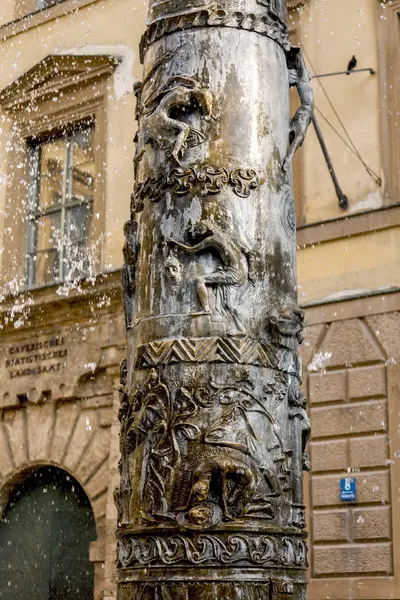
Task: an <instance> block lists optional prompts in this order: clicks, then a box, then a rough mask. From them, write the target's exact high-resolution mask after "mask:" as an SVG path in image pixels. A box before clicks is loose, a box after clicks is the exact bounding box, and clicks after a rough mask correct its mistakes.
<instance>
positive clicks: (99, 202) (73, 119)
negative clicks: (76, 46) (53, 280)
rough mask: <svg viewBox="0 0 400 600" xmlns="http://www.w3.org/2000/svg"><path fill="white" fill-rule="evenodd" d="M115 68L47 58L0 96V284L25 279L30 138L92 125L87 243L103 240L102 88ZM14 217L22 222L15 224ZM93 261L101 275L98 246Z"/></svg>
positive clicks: (96, 59)
mask: <svg viewBox="0 0 400 600" xmlns="http://www.w3.org/2000/svg"><path fill="white" fill-rule="evenodd" d="M117 64H118V60H117V59H116V58H115V57H110V56H104V55H101V56H93V55H82V56H75V55H51V56H48V57H47V58H45V59H43V60H42V61H41V62H40V63H39V64H37V65H36V66H35V67H33V68H32V69H31V70H30V71H28V72H27V73H25V74H24V75H22V76H21V77H20V78H19V79H17V80H16V81H15V82H14V83H13V84H11V85H10V86H8V87H7V88H6V89H4V90H3V91H2V92H1V93H0V106H1V108H2V109H3V110H4V111H5V112H6V113H7V114H8V115H9V116H10V117H11V121H12V126H11V128H12V137H13V140H14V143H13V145H12V148H11V151H10V152H9V154H8V159H7V193H6V216H5V219H4V230H5V231H7V230H11V231H12V235H10V236H7V237H5V240H4V249H5V252H4V255H3V273H4V279H15V280H16V281H17V282H19V285H20V284H21V282H23V281H25V277H26V273H25V267H26V261H25V255H26V227H27V223H26V220H25V219H24V218H23V215H22V213H23V203H24V201H25V199H26V197H27V193H28V192H27V187H26V182H27V181H28V179H29V145H30V143H29V140H31V139H32V138H33V137H40V136H46V135H48V134H49V133H51V132H57V131H60V130H62V129H63V128H66V127H70V126H71V125H72V126H73V125H74V124H76V123H80V122H83V121H85V120H88V119H91V120H93V121H94V123H95V132H94V147H95V150H96V156H95V164H96V173H99V176H98V177H96V182H95V189H94V201H93V207H94V212H95V213H98V215H99V218H98V219H97V218H96V219H93V221H92V228H91V231H90V236H89V241H90V240H96V239H99V238H100V236H101V235H102V234H104V225H105V223H104V210H102V208H103V207H104V205H105V168H104V165H105V164H106V125H107V123H106V98H107V93H108V85H107V83H108V79H109V77H110V76H111V75H112V73H113V71H114V69H115V67H116V66H117ZM55 98H56V99H57V102H55V101H54V99H55ZM18 211H19V213H20V214H21V215H22V218H15V217H16V214H18ZM26 211H28V207H27V205H26ZM24 221H25V222H24ZM95 259H96V262H97V264H99V269H98V270H99V271H101V269H102V267H103V265H102V264H101V259H102V248H101V244H99V245H98V247H97V249H96V256H95ZM3 283H4V281H3ZM49 285H50V286H57V285H59V284H49ZM45 287H48V286H45ZM25 289H26V286H25Z"/></svg>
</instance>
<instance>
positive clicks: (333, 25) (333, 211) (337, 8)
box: [294, 0, 381, 223]
mask: <svg viewBox="0 0 400 600" xmlns="http://www.w3.org/2000/svg"><path fill="white" fill-rule="evenodd" d="M306 4H307V6H306V7H305V8H304V9H303V10H302V11H301V12H300V17H297V16H296V13H295V14H294V20H295V21H297V20H299V21H300V31H299V33H300V39H301V45H302V47H303V49H304V52H305V59H306V63H307V66H308V67H309V68H310V70H311V72H312V73H315V72H317V73H329V72H334V71H343V70H346V69H347V65H348V62H349V60H350V59H351V57H352V56H353V55H355V56H356V58H357V60H358V65H357V68H364V67H372V68H374V69H376V68H377V38H376V19H377V16H376V11H377V4H378V3H377V0H357V2H355V1H354V0H350V1H349V0H309V2H307V3H306ZM314 69H315V70H314ZM319 81H320V82H321V83H322V84H323V86H324V88H325V90H326V92H327V94H328V96H329V98H330V99H331V101H332V103H333V105H334V107H335V108H336V111H337V112H338V114H339V116H340V118H341V120H342V121H343V123H344V125H345V127H346V129H347V131H348V132H349V134H350V137H351V138H352V140H353V142H354V144H355V146H356V147H357V149H358V151H359V153H360V154H361V156H362V157H363V159H364V161H365V162H366V163H367V164H368V165H369V166H370V167H372V169H373V170H374V171H375V172H376V173H377V174H378V175H379V176H381V172H380V169H381V164H380V145H379V104H378V91H379V88H378V75H370V74H369V73H368V72H364V73H355V74H353V75H349V76H347V75H339V76H336V77H328V78H323V79H321V80H318V79H314V80H313V82H312V85H313V89H314V93H315V105H316V107H317V109H319V110H320V111H322V113H323V114H324V115H325V116H326V117H327V118H328V119H329V121H330V122H331V123H332V124H333V125H334V127H335V128H336V129H337V130H338V131H339V133H340V134H341V135H342V136H345V134H344V132H343V130H342V129H341V126H340V123H339V122H338V120H337V118H336V116H335V114H334V112H333V110H332V108H331V107H330V105H329V103H328V100H327V99H326V97H325V95H324V93H323V90H322V88H321V85H320V84H319ZM316 115H317V118H318V120H319V123H320V126H321V129H322V132H323V135H324V138H325V141H326V144H327V147H328V150H329V152H330V155H331V157H332V160H333V164H334V168H335V170H336V174H337V176H338V178H339V182H340V184H341V186H342V189H343V192H344V193H345V194H346V195H347V196H348V198H349V202H350V207H349V211H348V212H353V211H356V210H360V209H361V210H362V209H364V210H365V209H366V208H373V207H377V206H378V205H380V204H381V193H380V190H379V188H378V186H377V185H376V183H375V182H374V181H373V180H372V179H371V177H370V176H369V175H368V174H367V172H366V170H365V168H364V166H363V165H362V164H361V162H360V161H359V160H358V158H357V157H356V156H354V154H352V153H351V152H350V150H348V149H347V148H346V146H345V144H344V143H343V142H342V141H341V140H340V139H339V137H338V136H337V135H336V134H335V132H334V131H333V130H332V129H331V128H330V127H329V125H327V123H326V122H325V121H324V119H323V118H322V117H321V115H320V114H319V113H318V111H316ZM304 193H305V203H306V206H305V216H306V222H307V223H310V222H316V221H321V220H324V219H327V218H332V217H336V216H343V215H344V214H346V213H345V212H344V211H342V210H341V209H339V208H338V202H337V198H336V195H335V190H334V187H333V185H332V182H331V179H330V176H329V173H328V169H327V166H326V164H325V161H324V158H323V156H322V152H321V149H320V147H319V144H318V140H317V138H316V135H315V132H314V130H313V127H312V126H311V127H310V131H309V133H308V136H307V138H306V141H305V143H304Z"/></svg>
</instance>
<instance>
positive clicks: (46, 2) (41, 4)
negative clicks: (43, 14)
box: [36, 0, 64, 9]
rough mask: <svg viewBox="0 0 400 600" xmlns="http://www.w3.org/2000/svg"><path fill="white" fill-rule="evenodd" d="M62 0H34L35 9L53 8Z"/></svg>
mask: <svg viewBox="0 0 400 600" xmlns="http://www.w3.org/2000/svg"><path fill="white" fill-rule="evenodd" d="M63 1H64V0H36V8H37V9H41V8H47V7H48V6H53V4H60V2H63Z"/></svg>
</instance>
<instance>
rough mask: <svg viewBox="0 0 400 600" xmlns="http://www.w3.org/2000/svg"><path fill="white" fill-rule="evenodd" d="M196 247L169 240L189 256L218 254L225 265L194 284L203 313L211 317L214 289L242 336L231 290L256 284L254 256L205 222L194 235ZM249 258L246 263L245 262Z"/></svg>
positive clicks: (211, 224) (246, 247)
mask: <svg viewBox="0 0 400 600" xmlns="http://www.w3.org/2000/svg"><path fill="white" fill-rule="evenodd" d="M191 238H192V241H193V245H188V244H184V243H182V242H179V241H177V240H174V239H171V238H168V239H166V242H167V244H168V245H169V246H171V247H175V248H178V249H179V250H182V251H183V252H185V253H186V254H194V255H196V254H199V253H201V252H207V251H210V250H211V251H214V252H215V253H216V254H217V255H218V257H219V259H220V261H221V263H222V265H221V266H219V267H218V268H217V270H216V271H214V272H212V273H207V274H202V275H198V276H197V277H196V278H195V280H194V284H195V287H196V292H197V296H198V299H199V302H200V306H201V310H202V311H203V312H205V313H210V314H211V312H212V311H211V308H210V303H209V297H208V289H207V288H208V287H210V286H214V287H215V288H216V292H217V293H219V294H220V300H221V308H222V311H224V312H226V313H228V314H230V315H231V317H232V319H233V320H234V323H235V325H236V327H237V329H238V331H239V332H244V327H243V324H242V323H241V322H240V319H239V314H238V310H237V307H236V305H235V303H234V301H233V300H232V298H231V295H230V293H229V291H230V290H229V288H238V287H240V286H242V285H244V284H245V283H246V281H249V282H251V283H254V263H253V258H254V255H253V253H252V252H251V250H250V249H249V248H248V246H247V245H245V244H244V243H243V242H242V241H241V240H239V239H238V238H237V237H236V236H235V235H234V234H232V233H231V232H228V231H225V230H223V229H222V227H220V226H219V225H217V224H216V223H214V222H212V221H211V220H207V219H205V220H202V221H200V222H199V223H197V225H195V226H194V229H193V231H192V233H191ZM243 258H245V260H243Z"/></svg>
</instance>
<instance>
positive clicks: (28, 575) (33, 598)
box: [0, 466, 96, 600]
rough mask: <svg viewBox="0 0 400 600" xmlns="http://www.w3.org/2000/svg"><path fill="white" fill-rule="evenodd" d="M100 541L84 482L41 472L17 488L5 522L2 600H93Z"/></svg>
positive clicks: (1, 529)
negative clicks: (94, 544)
mask: <svg viewBox="0 0 400 600" xmlns="http://www.w3.org/2000/svg"><path fill="white" fill-rule="evenodd" d="M95 538H96V531H95V521H94V518H93V513H92V510H91V507H90V503H89V500H88V498H87V496H86V494H85V492H84V491H83V489H82V487H81V486H80V485H79V484H78V482H77V481H76V480H75V479H73V477H71V476H70V475H68V473H66V472H65V471H63V470H62V469H58V468H56V467H49V466H48V467H42V468H40V469H37V470H36V471H34V472H33V473H31V474H30V475H29V476H28V477H27V478H26V479H25V481H24V482H23V483H22V484H20V485H19V486H18V487H16V488H15V490H14V491H13V494H12V496H11V498H10V502H9V504H8V506H7V508H6V511H5V515H4V517H3V519H2V520H1V521H0V599H1V600H5V599H6V600H16V599H17V598H18V599H21V600H72V599H73V600H76V599H77V598H79V600H93V594H94V591H93V590H94V585H93V580H94V571H93V564H92V563H91V562H90V561H89V544H90V542H91V541H93V540H94V539H95Z"/></svg>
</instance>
